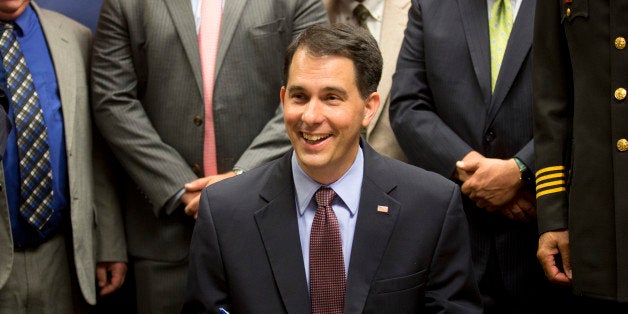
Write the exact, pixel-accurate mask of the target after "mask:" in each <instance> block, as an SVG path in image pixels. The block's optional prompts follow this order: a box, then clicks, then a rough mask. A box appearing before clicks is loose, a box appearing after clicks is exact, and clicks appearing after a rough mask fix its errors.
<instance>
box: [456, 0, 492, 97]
mask: <svg viewBox="0 0 628 314" xmlns="http://www.w3.org/2000/svg"><path fill="white" fill-rule="evenodd" d="M458 8H459V9H460V18H461V19H462V23H463V26H464V31H465V36H466V38H467V44H468V45H469V52H470V54H471V60H472V62H473V69H474V70H475V75H476V76H477V78H478V82H479V84H480V88H481V90H482V95H483V96H484V97H483V98H484V99H485V100H486V104H487V105H488V104H489V100H490V99H491V59H490V46H489V45H490V44H489V34H488V12H487V7H486V0H458Z"/></svg>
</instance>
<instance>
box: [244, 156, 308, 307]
mask: <svg viewBox="0 0 628 314" xmlns="http://www.w3.org/2000/svg"><path fill="white" fill-rule="evenodd" d="M290 156H291V154H286V155H285V156H284V157H283V160H282V161H281V162H280V163H279V164H278V166H277V168H276V171H275V173H274V174H273V175H272V176H270V178H269V180H268V182H267V183H266V184H265V188H264V190H263V191H262V192H261V193H260V196H261V197H262V199H264V200H266V201H267V202H268V204H267V205H266V206H264V207H263V208H261V209H260V210H259V211H257V212H256V213H255V221H256V223H257V226H258V228H259V231H260V235H261V237H262V241H263V242H264V247H265V249H266V253H267V256H268V261H269V263H270V266H271V268H272V272H273V275H274V276H275V281H276V283H277V287H278V289H279V293H280V294H281V297H282V299H283V302H284V305H285V307H286V310H287V311H288V312H289V313H309V312H310V309H311V306H310V297H309V294H308V290H307V283H306V278H305V270H304V266H303V255H302V254H301V242H300V240H299V227H298V224H297V217H296V204H295V202H294V193H295V192H294V184H293V180H292V170H291V166H290ZM295 274H296V275H295Z"/></svg>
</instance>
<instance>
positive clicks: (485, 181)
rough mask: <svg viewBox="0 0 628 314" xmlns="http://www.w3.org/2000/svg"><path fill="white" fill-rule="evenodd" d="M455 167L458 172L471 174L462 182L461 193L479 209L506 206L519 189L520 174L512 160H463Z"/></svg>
mask: <svg viewBox="0 0 628 314" xmlns="http://www.w3.org/2000/svg"><path fill="white" fill-rule="evenodd" d="M456 167H457V168H458V169H459V171H464V172H465V173H473V175H472V176H471V177H470V178H468V179H467V180H466V181H464V183H463V184H462V186H461V191H462V193H464V194H466V195H468V196H469V198H471V200H473V201H474V202H475V203H476V204H477V206H478V207H480V208H485V207H490V206H501V205H504V204H506V203H507V202H509V201H510V200H512V199H513V197H515V195H516V194H517V191H518V190H519V188H520V187H521V173H520V172H519V167H518V166H517V163H516V162H515V161H514V159H509V160H503V159H496V158H483V159H476V160H473V161H469V162H466V161H464V160H463V161H459V162H457V163H456Z"/></svg>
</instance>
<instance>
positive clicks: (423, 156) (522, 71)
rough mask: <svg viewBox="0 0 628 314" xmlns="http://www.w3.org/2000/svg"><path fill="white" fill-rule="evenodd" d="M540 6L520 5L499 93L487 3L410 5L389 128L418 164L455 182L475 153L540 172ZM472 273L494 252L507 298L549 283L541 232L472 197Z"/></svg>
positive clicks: (450, 0) (458, 0)
mask: <svg viewBox="0 0 628 314" xmlns="http://www.w3.org/2000/svg"><path fill="white" fill-rule="evenodd" d="M534 6H535V1H534V0H524V1H523V2H522V3H521V7H520V9H519V13H518V14H517V17H516V20H515V23H514V26H513V29H512V32H511V34H510V38H509V43H508V47H507V49H506V52H505V55H504V59H503V62H502V66H501V69H500V73H499V77H498V79H497V83H496V86H495V91H494V93H492V94H491V66H490V48H489V34H488V17H487V15H488V13H487V12H488V11H487V7H486V0H412V8H411V9H410V14H409V20H408V28H407V30H406V34H405V39H404V42H403V45H402V47H401V51H400V53H399V58H398V63H397V71H396V73H395V75H394V78H393V87H392V92H391V93H392V102H391V106H390V115H391V123H392V127H393V130H394V131H395V134H396V135H397V138H398V139H399V143H400V144H401V147H402V148H403V150H404V152H405V153H406V156H407V157H408V158H409V160H410V162H411V163H412V164H415V165H418V166H420V167H424V168H426V169H429V170H433V171H436V172H438V173H440V174H441V175H443V176H445V177H448V178H450V177H451V176H452V174H453V173H454V170H455V163H456V161H457V160H461V159H462V158H463V157H464V156H465V155H466V154H467V153H469V152H470V151H471V150H476V151H478V152H479V153H481V154H482V155H484V156H486V157H491V158H502V159H507V158H512V157H514V156H517V157H519V158H520V159H521V160H522V161H523V162H524V163H525V164H526V165H527V166H528V167H530V168H532V169H534V154H533V143H532V80H531V74H532V73H531V72H532V71H531V66H532V62H531V61H532V60H531V54H530V50H531V46H532V29H533V24H534ZM465 200H466V201H467V202H466V203H465V208H466V209H467V214H468V216H469V220H470V225H471V233H472V234H471V235H472V237H473V238H474V249H475V251H474V262H475V265H476V275H477V276H478V277H482V276H483V275H484V272H485V270H486V267H487V263H488V259H489V256H490V255H491V254H497V258H498V263H499V266H500V269H502V270H504V276H503V277H504V278H503V279H504V284H505V287H506V289H507V292H509V293H512V294H521V291H523V290H521V289H533V288H534V286H535V285H536V284H537V282H538V281H544V278H543V276H542V273H541V272H540V268H539V265H538V262H537V261H536V246H537V242H538V241H537V233H536V224H535V222H531V223H528V224H524V223H520V222H514V221H510V220H507V219H506V218H505V217H503V216H502V215H501V214H499V213H494V214H488V213H487V212H486V211H485V210H481V209H478V208H476V207H475V205H474V204H473V203H472V202H469V201H468V199H467V198H465Z"/></svg>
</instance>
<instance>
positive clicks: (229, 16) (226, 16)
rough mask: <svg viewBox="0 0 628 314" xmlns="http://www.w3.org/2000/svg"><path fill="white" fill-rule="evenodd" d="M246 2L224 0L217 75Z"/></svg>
mask: <svg viewBox="0 0 628 314" xmlns="http://www.w3.org/2000/svg"><path fill="white" fill-rule="evenodd" d="M246 2H247V0H228V1H225V2H224V3H225V4H224V8H223V12H222V22H221V25H220V39H219V41H218V55H217V56H216V70H215V72H214V73H215V74H214V75H215V76H216V77H217V76H218V73H220V68H221V67H222V63H223V61H224V60H225V55H226V54H227V49H229V45H230V43H231V40H232V39H233V35H234V33H235V30H236V28H237V27H238V24H239V23H240V16H241V15H242V11H243V10H244V5H245V4H246Z"/></svg>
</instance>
